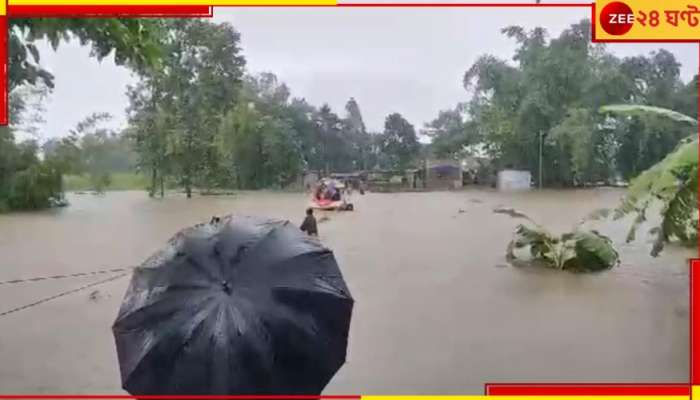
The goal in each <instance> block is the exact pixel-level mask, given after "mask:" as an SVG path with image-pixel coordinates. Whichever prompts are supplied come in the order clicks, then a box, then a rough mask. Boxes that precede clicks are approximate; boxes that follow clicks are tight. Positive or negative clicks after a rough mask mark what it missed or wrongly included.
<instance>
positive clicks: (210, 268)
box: [112, 216, 353, 395]
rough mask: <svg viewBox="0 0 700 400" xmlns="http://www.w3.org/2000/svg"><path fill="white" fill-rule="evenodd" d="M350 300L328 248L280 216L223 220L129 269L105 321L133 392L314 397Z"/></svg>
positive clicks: (333, 367)
mask: <svg viewBox="0 0 700 400" xmlns="http://www.w3.org/2000/svg"><path fill="white" fill-rule="evenodd" d="M352 306H353V299H352V297H351V295H350V292H349V291H348V288H347V286H346V285H345V282H344V281H343V277H342V275H341V273H340V269H339V268H338V264H337V263H336V261H335V258H334V256H333V253H332V252H331V251H330V250H329V249H327V248H325V247H323V246H322V245H321V244H320V243H319V242H318V240H317V239H315V238H310V237H308V236H305V235H304V234H303V233H302V232H301V231H299V229H298V228H297V227H295V226H293V225H291V224H290V223H289V222H287V221H272V220H265V219H258V218H253V217H238V216H236V217H225V218H223V219H222V220H221V221H220V222H218V223H217V222H214V223H211V224H204V225H198V226H195V227H192V228H189V229H186V230H184V231H182V232H180V233H178V234H177V235H176V236H175V237H173V238H172V239H171V240H170V242H169V244H168V246H167V247H166V248H165V249H164V250H162V251H160V252H159V253H157V254H156V255H154V256H153V257H151V258H150V259H149V260H147V261H146V262H145V263H144V264H143V265H142V266H141V267H139V268H137V269H135V271H134V275H133V278H132V280H131V284H130V286H129V289H128V291H127V293H126V296H125V298H124V302H123V303H122V306H121V309H120V310H119V315H118V316H117V320H116V321H115V322H114V326H113V327H112V330H113V332H114V337H115V340H116V344H117V354H118V356H119V366H120V370H121V377H122V387H123V388H124V389H125V390H127V391H128V392H129V393H131V394H132V395H148V394H153V395H156V394H158V395H163V394H184V395H190V394H192V395H197V394H231V395H237V394H308V395H318V394H320V393H321V391H322V390H323V388H324V387H325V386H326V384H327V383H328V381H329V380H330V379H331V378H332V377H333V374H335V372H336V371H337V370H338V369H339V368H340V367H341V366H342V365H343V363H344V362H345V353H346V348H347V341H348V329H349V327H350V316H351V314H352Z"/></svg>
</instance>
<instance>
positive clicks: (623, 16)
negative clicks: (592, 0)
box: [600, 1, 634, 36]
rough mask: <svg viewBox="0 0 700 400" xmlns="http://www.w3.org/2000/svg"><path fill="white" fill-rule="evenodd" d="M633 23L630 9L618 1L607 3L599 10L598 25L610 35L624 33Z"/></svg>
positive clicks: (632, 14)
mask: <svg viewBox="0 0 700 400" xmlns="http://www.w3.org/2000/svg"><path fill="white" fill-rule="evenodd" d="M633 24H634V13H633V12H632V9H631V8H630V6H628V5H627V4H625V3H622V2H620V1H615V2H613V3H610V4H608V5H607V6H605V7H603V10H602V11H601V12H600V26H602V27H603V30H604V31H605V32H607V33H608V34H610V35H616V36H619V35H624V34H625V33H627V32H629V31H630V29H632V25H633Z"/></svg>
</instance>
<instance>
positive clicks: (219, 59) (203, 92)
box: [131, 20, 245, 197]
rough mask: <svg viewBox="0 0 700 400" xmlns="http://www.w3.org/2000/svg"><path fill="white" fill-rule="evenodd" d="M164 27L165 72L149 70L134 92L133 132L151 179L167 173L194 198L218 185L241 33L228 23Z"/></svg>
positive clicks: (239, 69)
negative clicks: (219, 143)
mask: <svg viewBox="0 0 700 400" xmlns="http://www.w3.org/2000/svg"><path fill="white" fill-rule="evenodd" d="M163 29H165V31H166V32H167V34H166V35H165V39H163V41H162V43H161V46H162V47H163V51H164V53H165V54H166V56H165V57H164V58H163V60H162V63H161V64H162V68H160V69H159V70H155V71H153V70H150V71H146V72H145V73H144V74H143V75H142V79H141V83H140V87H138V88H135V89H134V90H133V91H132V94H131V115H132V120H133V121H134V122H136V121H138V122H137V123H134V124H133V126H132V130H131V132H132V135H134V136H135V137H137V142H138V143H139V146H138V149H139V154H140V159H141V164H142V165H149V168H150V169H151V171H152V177H153V179H152V181H153V182H155V181H156V180H157V177H158V175H159V174H160V176H161V182H162V180H163V179H162V176H163V174H164V173H165V172H166V171H167V173H169V174H171V175H174V177H175V179H176V180H177V182H178V183H179V184H181V185H182V186H183V187H184V188H185V191H186V193H187V196H188V197H191V196H192V188H193V187H194V186H195V185H196V186H200V187H209V186H211V185H212V184H214V185H216V184H217V183H219V182H217V181H218V178H219V175H221V173H222V171H221V170H220V165H221V162H220V160H219V159H218V154H219V152H218V150H217V148H216V137H215V136H216V132H217V130H218V128H219V126H220V124H221V118H222V117H223V116H224V115H225V114H226V113H227V112H228V111H229V110H231V109H232V108H233V107H234V106H235V105H236V101H237V99H238V95H239V91H240V86H241V79H242V77H243V67H244V64H245V60H244V58H243V57H242V56H241V55H240V47H239V41H240V35H239V34H238V32H237V31H236V30H235V29H234V28H233V27H232V26H231V25H229V24H227V23H222V24H215V23H211V22H208V21H204V20H177V21H170V22H168V23H167V24H166V26H165V27H164V28H163ZM150 129H158V130H159V132H158V133H157V137H155V138H147V135H149V134H150V133H149V132H148V130H150ZM164 154H166V155H167V156H164ZM166 160H167V161H166ZM154 186H155V185H152V189H151V192H154V190H153V187H154ZM161 187H162V185H161Z"/></svg>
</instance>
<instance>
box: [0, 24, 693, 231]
mask: <svg viewBox="0 0 700 400" xmlns="http://www.w3.org/2000/svg"><path fill="white" fill-rule="evenodd" d="M589 29H590V24H589V22H588V21H582V22H580V23H578V24H575V25H572V26H571V27H569V28H568V29H566V30H565V31H563V32H562V33H561V35H559V36H558V37H555V38H552V39H549V38H548V37H547V32H546V31H545V30H544V29H542V28H536V29H533V30H531V31H526V30H525V29H523V28H521V27H508V28H505V29H503V33H504V34H505V35H507V36H508V37H509V38H512V39H514V40H515V41H516V42H517V48H516V52H515V55H514V57H513V60H512V61H510V60H508V61H507V60H501V59H498V58H496V57H493V56H490V55H485V56H482V57H480V58H479V59H478V60H477V61H476V62H475V63H474V64H473V65H472V66H471V67H470V68H469V69H468V70H467V71H466V73H465V74H464V86H465V89H466V90H467V93H468V96H469V98H468V99H466V100H467V101H465V102H463V103H460V104H458V105H456V106H455V107H454V108H452V109H448V110H445V111H442V112H440V113H439V115H438V116H437V118H435V120H433V121H431V122H429V123H427V124H426V125H425V126H424V129H422V130H421V133H422V134H424V135H426V136H427V137H430V138H431V144H430V145H429V146H427V148H426V145H423V144H421V143H420V142H419V141H418V134H417V132H416V129H415V128H414V126H413V125H412V124H411V123H410V122H408V121H407V120H406V119H405V118H404V117H403V116H401V115H400V114H398V113H392V114H390V115H388V116H387V117H386V120H385V124H384V129H383V132H369V131H368V130H367V127H366V126H365V123H364V121H363V118H362V113H361V107H360V105H359V104H358V102H357V101H356V100H355V99H353V98H350V99H349V100H348V101H347V104H346V105H345V109H344V110H342V111H341V112H340V113H338V112H336V111H334V110H332V109H331V108H330V107H329V106H328V105H326V104H323V105H320V106H315V105H312V104H309V103H308V102H307V101H306V100H305V99H303V98H298V97H294V96H293V94H292V91H291V90H290V88H289V87H287V85H285V84H284V83H282V82H280V81H278V79H277V77H276V76H275V75H274V74H272V73H262V74H257V75H252V74H250V73H248V72H247V71H246V70H245V59H244V57H243V55H242V53H241V47H240V35H239V33H238V32H237V31H236V30H235V29H234V28H233V27H232V26H231V25H230V24H226V23H214V22H211V21H208V20H197V19H178V20H168V19H148V20H121V19H100V20H84V21H83V20H72V19H61V20H53V19H31V20H23V19H17V20H13V21H12V25H11V28H10V33H11V36H10V53H11V54H10V81H11V87H12V88H13V90H12V94H11V95H12V96H13V98H12V101H11V106H12V107H13V110H12V112H13V117H12V119H13V126H12V127H11V128H9V129H5V130H2V132H0V170H1V171H2V175H0V207H3V208H37V207H43V206H45V205H47V204H50V202H51V200H50V199H51V198H60V197H61V196H62V192H63V186H62V182H63V180H62V179H60V177H61V176H62V175H65V174H72V175H76V174H77V175H82V176H85V177H87V178H88V179H89V181H90V186H91V187H92V188H93V189H95V190H101V189H104V187H105V186H107V185H108V184H109V182H110V178H111V176H112V174H113V173H115V172H123V171H125V170H128V169H131V170H133V169H136V170H137V171H139V173H140V174H142V175H144V176H146V177H147V178H148V181H149V182H150V184H149V192H150V194H151V195H156V194H157V193H160V194H161V195H163V193H164V189H165V187H166V186H171V185H172V186H177V187H182V188H184V190H185V191H186V193H187V194H188V196H189V195H191V193H192V191H193V190H194V189H201V190H210V189H217V188H242V189H259V188H269V187H277V188H281V187H286V186H288V185H290V184H292V183H294V182H297V181H298V179H299V176H300V175H301V173H302V172H303V171H309V170H311V171H320V172H331V171H333V172H349V171H357V170H369V169H394V170H401V169H405V168H410V167H415V166H419V165H421V164H422V163H421V159H422V158H423V157H440V158H442V157H451V158H455V159H462V158H465V157H467V156H478V157H479V158H480V159H486V160H488V163H489V164H490V166H489V168H490V170H497V169H499V168H504V167H510V168H522V169H528V170H530V171H532V172H533V176H538V173H537V172H539V164H540V155H541V158H542V165H543V168H542V169H543V173H542V176H543V183H544V185H548V186H574V185H587V184H594V183H600V182H612V181H618V180H620V179H623V180H629V179H631V178H634V177H635V176H637V175H639V174H640V173H641V172H642V171H644V170H646V169H648V168H650V167H651V166H653V165H655V164H656V163H658V162H659V161H661V160H662V159H664V157H666V155H667V154H668V153H669V152H671V151H672V150H673V149H675V148H676V146H677V145H678V143H679V141H680V140H681V139H682V138H683V137H685V136H687V130H686V128H685V127H684V126H682V124H678V122H677V121H674V120H673V117H674V116H672V117H671V118H668V116H662V115H651V116H650V115H647V114H648V113H643V112H640V111H639V109H636V110H637V111H636V112H635V113H629V114H628V116H627V117H626V118H611V117H610V116H609V113H600V112H598V111H599V110H598V108H599V107H600V106H601V105H603V104H621V105H623V106H622V107H625V105H626V104H627V105H629V104H639V105H654V106H661V107H666V108H669V109H674V110H677V111H678V112H680V113H683V114H687V115H688V118H690V119H693V118H695V117H696V116H697V77H696V78H695V79H694V80H693V81H692V82H690V83H688V84H684V83H683V82H682V81H681V80H680V77H679V76H680V68H679V67H680V66H679V64H678V62H677V61H676V60H675V58H674V57H673V55H672V54H671V53H669V52H667V51H665V50H660V51H657V52H653V53H651V54H650V55H648V56H638V57H627V58H622V59H621V58H618V57H615V56H614V55H612V54H610V53H609V52H607V51H606V49H605V47H603V46H602V45H599V44H592V43H591V42H590V31H589ZM38 39H48V40H49V41H50V43H51V44H52V45H53V46H54V47H56V46H59V45H60V43H61V42H62V41H64V40H70V39H77V40H79V41H80V42H81V43H83V44H86V45H90V46H91V48H92V50H93V55H94V56H95V57H98V58H103V57H105V56H107V55H108V54H110V53H111V52H112V51H113V52H114V54H115V59H116V61H117V63H120V64H124V65H126V66H129V67H130V68H132V69H133V70H134V71H135V72H136V73H137V74H138V77H139V80H138V83H137V84H135V85H134V86H133V87H130V88H129V90H128V96H129V103H130V104H129V109H128V127H127V128H126V129H125V130H124V131H123V132H119V133H116V132H110V131H106V130H104V129H103V128H100V124H101V122H102V121H103V120H104V118H105V116H101V115H99V114H98V115H92V116H89V117H88V118H87V119H86V120H85V121H84V122H83V123H81V124H79V125H78V126H77V127H76V129H75V130H74V131H73V132H68V135H67V136H66V137H64V138H62V139H59V140H51V141H49V142H47V143H45V144H44V145H42V146H39V145H38V144H37V143H36V142H27V143H17V141H16V140H15V131H16V130H18V129H20V127H21V130H23V131H25V132H26V131H31V130H32V127H33V125H36V123H37V122H39V121H40V119H41V110H40V101H38V102H37V101H33V100H32V99H34V100H36V99H38V98H41V96H45V94H46V92H48V91H50V89H51V87H52V85H53V77H52V75H51V74H50V73H49V72H48V71H46V70H44V69H42V68H41V67H40V64H39V61H40V57H39V56H40V55H39V54H38V51H37V47H36V46H35V42H36V40H38ZM675 117H677V115H675ZM540 149H541V151H540ZM119 154H121V156H120V155H119ZM39 182H50V184H47V188H46V190H44V189H43V188H42V189H41V190H40V189H39V188H38V187H37V185H39ZM28 190H29V191H35V192H36V193H35V194H36V196H34V195H31V194H30V193H26V191H28ZM34 198H36V199H42V200H41V201H39V200H32V199H34ZM18 199H19V200H18ZM21 199H26V201H24V200H21ZM676 236H677V234H676Z"/></svg>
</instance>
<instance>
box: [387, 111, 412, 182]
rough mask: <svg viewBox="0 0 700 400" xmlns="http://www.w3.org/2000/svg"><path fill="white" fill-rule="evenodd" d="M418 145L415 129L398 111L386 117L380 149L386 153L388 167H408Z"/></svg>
mask: <svg viewBox="0 0 700 400" xmlns="http://www.w3.org/2000/svg"><path fill="white" fill-rule="evenodd" d="M419 150H420V145H419V143H418V137H417V136H416V130H415V129H414V128H413V125H411V124H410V123H409V122H408V121H406V119H404V117H402V116H401V114H399V113H393V114H390V115H389V116H387V117H386V120H385V122H384V133H383V134H382V151H383V152H384V153H385V154H386V156H387V158H388V162H389V164H388V165H387V166H388V167H389V168H393V169H405V168H408V167H409V166H410V165H411V164H412V163H413V162H414V161H415V157H416V156H417V155H418V152H419Z"/></svg>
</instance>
